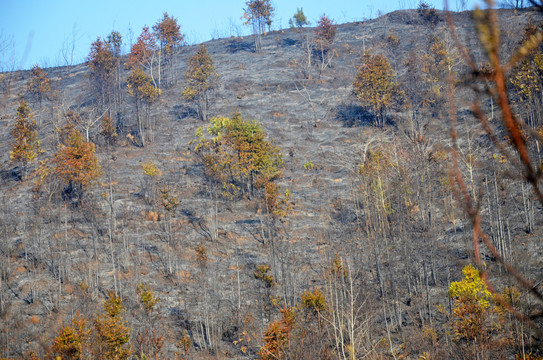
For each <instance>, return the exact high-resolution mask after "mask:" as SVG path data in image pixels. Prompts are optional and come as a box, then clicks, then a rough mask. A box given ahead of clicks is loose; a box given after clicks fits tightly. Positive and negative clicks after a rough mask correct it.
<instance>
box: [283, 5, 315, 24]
mask: <svg viewBox="0 0 543 360" xmlns="http://www.w3.org/2000/svg"><path fill="white" fill-rule="evenodd" d="M288 24H289V25H290V27H291V28H293V27H298V28H301V27H303V26H304V25H309V24H310V22H309V21H308V20H307V18H306V17H305V14H304V9H303V8H299V9H297V10H296V13H295V14H294V15H293V16H292V18H290V19H289V21H288Z"/></svg>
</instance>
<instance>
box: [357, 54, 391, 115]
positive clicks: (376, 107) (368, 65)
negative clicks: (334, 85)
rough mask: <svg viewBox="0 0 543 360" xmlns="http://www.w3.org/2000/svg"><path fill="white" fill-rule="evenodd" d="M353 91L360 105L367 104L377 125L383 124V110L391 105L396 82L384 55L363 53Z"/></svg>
mask: <svg viewBox="0 0 543 360" xmlns="http://www.w3.org/2000/svg"><path fill="white" fill-rule="evenodd" d="M353 88H354V89H353V92H354V94H355V95H356V98H357V99H358V101H360V103H361V104H362V105H366V104H369V106H370V108H371V110H372V111H373V112H374V114H375V116H376V118H377V122H378V124H379V125H384V122H385V110H386V109H387V108H388V107H389V106H390V105H392V102H393V99H394V95H395V94H396V92H397V88H398V84H397V83H396V75H395V74H394V71H393V70H392V67H391V66H390V62H389V61H388V58H387V57H386V56H384V55H381V54H377V55H371V54H369V53H366V54H364V56H363V59H362V64H361V65H360V66H359V67H358V73H357V75H356V78H355V81H354V83H353Z"/></svg>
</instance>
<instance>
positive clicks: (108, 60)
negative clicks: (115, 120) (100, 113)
mask: <svg viewBox="0 0 543 360" xmlns="http://www.w3.org/2000/svg"><path fill="white" fill-rule="evenodd" d="M87 61H88V65H89V69H90V78H91V80H92V82H93V85H94V87H95V90H96V94H97V95H98V99H97V100H98V104H99V107H100V108H101V109H103V108H105V107H107V106H108V105H109V103H110V96H111V94H112V90H113V89H112V87H113V84H114V79H115V77H114V76H113V75H114V72H115V69H116V65H117V62H116V58H115V54H114V52H113V51H112V48H111V46H110V44H108V42H107V41H105V40H102V39H101V38H100V37H98V39H96V41H95V42H93V43H92V45H91V50H90V53H89V56H88V57H87Z"/></svg>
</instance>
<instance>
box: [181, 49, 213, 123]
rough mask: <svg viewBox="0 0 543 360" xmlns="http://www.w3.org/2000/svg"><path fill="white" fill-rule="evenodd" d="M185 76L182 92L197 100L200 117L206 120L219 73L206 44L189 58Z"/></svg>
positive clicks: (191, 99)
mask: <svg viewBox="0 0 543 360" xmlns="http://www.w3.org/2000/svg"><path fill="white" fill-rule="evenodd" d="M184 78H185V83H186V85H185V88H184V89H183V92H182V96H183V98H184V99H186V100H190V101H193V100H194V101H197V103H198V112H199V115H200V118H201V119H202V120H203V121H206V120H207V109H208V106H209V93H210V92H211V91H213V90H214V89H215V88H216V87H217V85H218V82H219V74H217V72H216V71H215V65H214V64H213V59H212V58H211V56H210V55H209V53H208V51H207V47H206V46H205V45H204V44H201V45H200V46H199V47H198V51H197V52H196V54H194V55H193V56H191V57H190V58H189V59H188V61H187V69H186V70H185V75H184Z"/></svg>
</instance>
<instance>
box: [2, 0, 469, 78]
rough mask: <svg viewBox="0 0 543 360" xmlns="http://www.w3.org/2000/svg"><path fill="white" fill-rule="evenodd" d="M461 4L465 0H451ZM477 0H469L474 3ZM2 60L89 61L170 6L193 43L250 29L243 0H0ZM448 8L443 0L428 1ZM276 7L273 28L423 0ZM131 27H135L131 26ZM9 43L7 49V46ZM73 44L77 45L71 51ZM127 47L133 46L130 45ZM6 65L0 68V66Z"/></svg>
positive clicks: (368, 14)
mask: <svg viewBox="0 0 543 360" xmlns="http://www.w3.org/2000/svg"><path fill="white" fill-rule="evenodd" d="M449 1H450V5H449V7H450V9H451V10H458V9H459V8H460V5H459V4H460V1H461V0H449ZM476 1H477V0H467V5H466V9H472V8H473V6H474V3H475V2H476ZM0 2H1V3H2V5H1V6H0V51H1V53H0V65H1V62H4V65H5V66H4V68H6V65H7V69H9V67H10V65H11V64H14V65H15V68H23V69H25V68H30V67H32V66H33V65H35V64H38V65H40V66H42V67H49V66H57V65H66V64H69V63H73V64H77V63H81V62H83V61H85V57H86V56H87V54H88V52H89V49H90V44H91V43H92V42H93V41H94V40H96V38H97V37H98V36H102V37H104V36H106V35H107V34H109V33H110V32H111V31H112V30H116V31H118V32H120V33H121V34H122V35H123V42H124V43H125V44H129V42H130V33H132V41H135V39H136V38H137V37H138V35H139V34H140V33H141V29H142V27H143V26H145V25H148V26H149V27H151V26H153V25H154V24H155V23H157V21H158V20H159V19H161V18H162V14H163V13H164V12H165V11H166V12H168V13H169V14H170V15H172V16H174V17H176V18H177V19H178V22H179V23H180V24H181V31H182V32H183V33H185V34H186V35H187V37H186V39H187V41H188V43H189V44H194V43H200V42H204V41H207V40H210V39H212V38H218V37H226V36H231V35H234V36H236V35H244V34H248V33H249V29H248V28H247V27H246V26H243V21H242V20H241V19H240V17H241V15H242V14H243V10H242V9H243V8H244V7H245V1H244V0H236V1H232V0H199V1H195V0H168V1H166V0H155V1H149V0H147V1H143V0H132V1H116V0H109V1H105V0H87V1H81V0H1V1H0ZM426 2H428V3H430V4H433V6H435V7H436V8H439V9H441V8H443V3H442V2H441V1H436V0H430V1H428V0H427V1H426ZM272 4H273V5H274V7H275V9H276V13H275V17H274V24H273V26H272V27H273V28H274V29H278V28H285V27H288V19H289V18H290V17H292V15H293V14H294V13H295V12H296V9H297V8H299V7H301V8H303V10H304V13H305V15H306V16H307V18H308V19H309V20H310V21H311V23H312V24H315V22H316V20H317V19H318V18H319V16H320V15H321V14H322V13H326V15H327V16H329V17H330V18H333V19H334V20H335V21H336V23H345V22H351V21H360V20H364V19H369V18H375V17H376V16H377V15H378V14H379V13H387V12H390V11H394V10H398V9H407V8H416V7H417V4H418V0H381V1H378V2H376V1H371V0H368V1H360V0H272ZM130 30H131V31H130ZM6 47H7V49H6ZM72 50H73V51H72ZM123 51H124V52H128V51H129V45H125V48H124V49H123ZM1 70H2V69H1V68H0V71H1Z"/></svg>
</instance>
